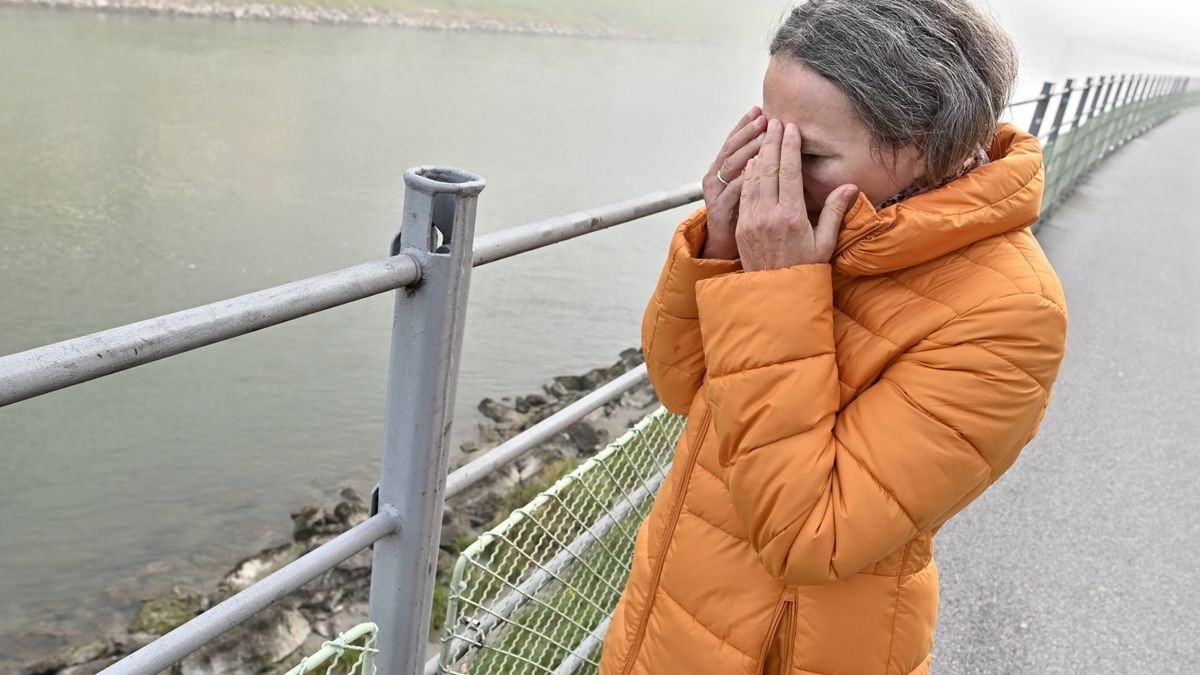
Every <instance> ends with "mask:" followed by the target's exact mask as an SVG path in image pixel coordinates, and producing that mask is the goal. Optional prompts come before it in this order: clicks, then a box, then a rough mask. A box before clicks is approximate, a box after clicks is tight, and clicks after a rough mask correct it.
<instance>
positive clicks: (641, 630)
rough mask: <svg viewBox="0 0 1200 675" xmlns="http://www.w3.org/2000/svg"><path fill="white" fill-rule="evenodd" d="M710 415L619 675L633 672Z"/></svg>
mask: <svg viewBox="0 0 1200 675" xmlns="http://www.w3.org/2000/svg"><path fill="white" fill-rule="evenodd" d="M711 415H712V408H705V410H704V417H703V418H701V420H700V432H699V434H698V435H697V436H696V443H695V446H694V447H690V448H688V451H689V452H688V458H687V466H686V467H685V468H684V472H683V481H682V482H681V484H680V486H679V495H678V496H677V497H676V499H675V503H674V504H673V505H672V507H671V519H670V520H669V521H667V531H666V534H665V535H664V537H663V543H662V551H661V552H660V553H659V556H658V562H657V563H655V565H654V573H653V574H652V575H651V577H650V586H649V589H648V594H647V596H646V606H645V607H644V608H643V609H642V616H641V618H640V619H638V632H637V635H635V636H634V638H633V645H632V646H631V647H630V648H629V655H628V656H627V657H626V659H625V667H624V668H622V669H621V675H629V672H630V671H631V670H633V663H634V661H636V660H637V656H638V650H640V649H641V647H642V638H643V637H645V636H646V621H647V620H649V618H650V610H651V609H653V608H654V597H655V595H656V593H657V591H658V582H659V579H660V578H661V577H662V571H663V566H664V565H665V564H666V562H667V547H668V546H669V545H670V543H671V538H672V537H674V536H675V525H676V524H677V523H678V522H679V514H680V512H682V511H683V499H684V497H686V496H687V489H688V485H689V484H690V483H691V482H692V469H693V468H695V465H696V459H697V458H698V457H699V456H700V446H701V445H702V444H703V443H704V437H705V436H706V435H707V434H708V421H709V417H710V416H711Z"/></svg>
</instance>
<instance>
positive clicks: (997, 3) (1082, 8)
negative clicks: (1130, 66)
mask: <svg viewBox="0 0 1200 675" xmlns="http://www.w3.org/2000/svg"><path fill="white" fill-rule="evenodd" d="M990 4H991V5H992V6H993V7H994V8H995V9H996V11H997V12H998V13H999V14H1000V16H1001V17H1003V18H1004V19H1005V20H1006V22H1012V23H1015V24H1019V27H1020V29H1021V31H1022V32H1025V33H1028V34H1036V35H1039V36H1040V37H1042V38H1043V39H1049V40H1053V39H1054V37H1055V36H1056V35H1061V36H1063V37H1070V38H1074V39H1076V40H1083V41H1094V42H1096V43H1100V44H1109V45H1113V47H1114V48H1116V49H1121V50H1136V51H1140V52H1145V53H1146V54H1147V55H1151V56H1156V57H1158V58H1163V59H1170V60H1172V61H1175V60H1178V61H1179V62H1180V63H1181V64H1189V65H1191V66H1192V67H1193V69H1194V68H1195V67H1198V66H1200V42H1198V39H1197V28H1200V2H1196V0H990Z"/></svg>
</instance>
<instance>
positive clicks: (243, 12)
mask: <svg viewBox="0 0 1200 675" xmlns="http://www.w3.org/2000/svg"><path fill="white" fill-rule="evenodd" d="M4 5H9V6H23V7H44V8H50V9H61V10H85V11H92V12H104V13H135V14H153V15H160V16H173V17H186V18H205V19H231V20H238V21H245V20H249V21H290V22H294V23H315V24H331V25H350V26H396V27H401V28H419V29H424V30H443V31H472V32H487V33H527V34H534V35H555V36H563V37H589V38H626V39H649V38H651V36H649V35H645V34H641V33H635V32H630V31H620V30H607V29H598V28H581V27H578V26H570V25H564V24H556V23H548V22H538V21H501V20H496V19H485V18H465V17H461V16H454V15H450V14H442V13H440V12H426V13H420V14H413V13H408V12H398V11H394V10H388V9H381V8H376V7H344V8H337V7H320V6H315V5H287V4H275V3H270V2H236V3H234V2H230V3H226V2H205V1H204V0H0V6H4Z"/></svg>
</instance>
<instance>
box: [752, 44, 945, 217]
mask: <svg viewBox="0 0 1200 675" xmlns="http://www.w3.org/2000/svg"><path fill="white" fill-rule="evenodd" d="M762 110H763V116H765V117H767V118H774V119H778V120H779V121H780V122H782V123H784V124H787V123H792V124H795V125H796V126H797V127H799V129H800V133H801V136H802V138H803V143H802V147H801V151H802V152H803V174H804V202H805V204H806V205H807V208H808V211H809V213H808V215H809V219H810V220H811V222H813V223H816V222H817V219H818V216H819V214H820V211H821V207H822V205H824V204H825V200H826V198H827V197H828V196H829V194H830V193H831V192H832V191H834V190H836V189H837V188H838V187H839V186H842V185H845V184H847V183H853V184H855V185H857V186H858V188H859V190H860V191H861V192H863V193H864V194H865V195H866V196H867V199H869V200H870V201H871V203H872V204H880V203H881V202H883V201H884V200H886V199H888V198H889V197H891V196H893V195H895V194H896V193H898V192H900V191H901V190H903V189H904V188H906V187H908V186H909V185H911V184H912V183H913V182H914V181H915V180H917V179H918V178H920V177H921V176H922V174H923V173H924V164H923V162H922V161H921V157H920V153H919V152H918V151H917V149H916V148H915V147H912V146H909V147H907V148H904V149H902V150H900V151H899V152H898V153H895V155H894V156H893V154H892V153H891V152H888V151H883V152H882V153H881V152H879V151H877V150H875V149H874V148H873V146H872V142H871V135H870V132H869V130H868V129H867V127H866V125H865V124H863V122H862V120H860V119H859V117H858V115H857V113H855V111H854V108H853V105H852V104H851V103H850V99H849V98H848V97H847V96H846V94H845V93H843V92H842V90H841V88H839V87H838V86H837V85H836V84H834V83H833V82H830V81H829V80H827V79H825V78H824V77H822V76H821V75H818V74H817V73H816V72H815V71H813V70H812V69H811V68H809V67H808V66H806V65H805V64H804V63H802V62H800V61H798V60H796V59H794V58H791V57H789V56H786V55H783V54H777V55H776V56H774V57H773V58H772V59H771V63H770V65H769V66H768V67H767V72H766V75H765V77H764V78H763V107H762Z"/></svg>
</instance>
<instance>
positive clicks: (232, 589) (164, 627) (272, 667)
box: [19, 349, 658, 675]
mask: <svg viewBox="0 0 1200 675" xmlns="http://www.w3.org/2000/svg"><path fill="white" fill-rule="evenodd" d="M641 363H642V354H641V351H640V350H638V349H628V350H625V351H623V352H621V358H620V360H619V361H617V362H616V363H614V364H613V365H611V366H609V367H606V368H595V369H593V370H590V371H588V372H587V373H584V374H582V375H564V376H559V377H555V378H554V379H553V380H552V381H550V382H548V383H546V384H545V385H543V386H542V391H541V392H537V393H532V394H528V395H526V396H518V397H516V398H515V400H510V399H508V398H504V399H501V400H500V401H496V400H492V399H490V398H485V399H483V400H482V401H480V402H479V411H480V412H481V413H483V415H484V416H486V417H487V418H488V419H489V420H490V421H489V422H485V423H481V424H479V427H478V433H477V435H476V436H477V437H476V438H475V439H474V440H469V441H466V442H464V443H463V444H462V446H461V448H460V450H461V452H462V458H461V459H460V460H459V462H457V463H465V462H467V461H470V459H472V457H473V456H474V455H477V454H481V453H483V452H485V451H486V450H489V449H491V448H493V447H495V446H496V445H498V444H500V443H502V442H504V441H506V440H508V439H509V438H512V437H513V436H515V435H517V434H518V433H520V432H521V431H524V430H525V429H528V428H529V427H531V426H532V425H534V424H536V423H537V422H539V421H541V420H543V419H545V418H546V417H549V416H550V415H552V414H554V413H555V412H557V411H559V410H561V409H562V408H563V407H564V406H566V405H568V404H570V403H572V402H573V401H576V400H578V399H579V398H580V397H582V396H583V395H585V394H587V393H588V392H590V391H592V390H593V389H595V388H596V387H598V386H600V385H601V384H604V383H605V382H608V381H609V380H612V379H613V378H615V377H617V376H619V375H621V374H622V373H624V372H625V371H627V370H629V369H630V368H633V367H636V366H638V365H640V364H641ZM657 403H658V398H657V396H655V394H654V390H653V389H652V388H651V387H650V385H649V384H648V383H643V384H641V385H639V386H637V387H635V388H633V389H631V390H629V391H627V392H626V393H625V394H623V395H622V396H621V397H620V398H618V399H616V400H614V401H612V402H610V403H608V404H606V405H604V406H603V407H601V408H598V409H597V410H595V411H593V412H592V413H591V414H589V415H588V416H587V417H585V418H584V419H583V420H581V421H579V422H576V423H575V424H574V425H572V426H571V427H569V428H568V429H567V430H566V431H564V432H562V433H560V434H558V435H557V436H556V437H554V438H552V439H550V440H548V441H546V442H545V443H543V444H541V445H540V446H538V447H537V448H536V449H534V450H533V451H532V452H530V453H528V454H526V455H525V456H524V457H523V458H521V459H519V460H517V461H515V462H513V463H511V464H509V465H508V466H506V467H504V468H503V469H501V470H499V471H497V472H495V473H493V474H492V475H491V476H490V477H489V478H488V479H487V480H485V481H484V482H482V483H479V484H477V485H475V486H473V487H472V488H470V489H469V490H467V491H465V492H464V493H462V494H460V495H458V496H456V497H455V498H454V499H453V500H451V501H450V502H449V503H448V504H447V506H446V510H445V513H444V515H443V519H442V534H441V548H440V551H439V560H438V582H439V586H438V590H437V592H436V593H435V598H434V620H433V621H432V622H431V627H430V637H431V638H433V639H436V637H437V636H438V635H439V633H440V625H441V616H442V612H444V609H445V603H446V594H445V587H444V585H443V584H445V582H446V581H447V580H448V579H449V574H450V569H451V566H452V565H453V563H454V560H455V558H456V556H457V554H458V553H459V551H461V550H462V549H463V548H464V547H465V546H466V545H468V544H469V543H470V542H471V541H473V540H474V539H475V538H476V537H477V536H478V535H479V534H480V533H481V532H483V531H484V530H486V529H488V528H490V527H492V526H493V525H495V524H497V523H499V522H500V521H501V520H503V519H504V518H505V517H507V515H508V514H509V513H510V512H511V511H512V510H513V509H514V508H517V507H519V506H522V505H524V504H525V503H526V502H528V501H529V499H530V498H532V496H533V495H535V494H537V493H538V492H541V491H542V490H543V489H545V488H546V487H548V486H549V485H550V484H552V483H553V482H554V481H556V480H557V479H558V478H560V477H561V476H562V475H563V474H565V473H567V472H568V471H570V470H571V469H572V468H574V467H575V466H577V465H578V463H579V462H580V461H582V460H583V459H585V458H587V457H589V456H591V455H593V454H595V453H596V452H597V451H599V450H600V449H601V448H603V447H604V445H605V444H606V443H607V442H608V441H609V440H612V439H614V438H616V437H617V436H619V435H621V434H622V433H624V432H625V430H626V429H628V428H629V427H631V426H633V424H635V423H636V422H637V421H638V420H639V419H641V418H642V417H644V416H645V415H646V414H648V413H649V412H650V411H652V410H653V409H654V407H655V405H656V404H657ZM366 517H367V503H366V500H365V499H364V498H363V497H362V496H361V495H359V494H358V493H356V492H355V491H354V490H351V489H345V490H343V491H342V492H341V495H340V498H339V499H338V500H337V501H336V502H335V503H334V504H326V505H319V506H311V507H307V508H304V509H300V510H298V511H296V512H294V513H292V514H291V520H292V531H291V536H290V537H289V540H288V541H287V542H286V543H283V544H280V545H278V546H273V547H270V548H266V549H264V550H261V551H258V552H257V553H254V554H253V555H250V556H248V557H247V558H245V559H244V560H242V561H241V562H239V563H238V564H236V565H234V566H233V568H232V569H230V570H229V571H228V572H227V573H226V574H225V575H224V576H223V577H222V578H221V580H220V582H219V583H217V585H216V586H215V587H214V588H211V589H208V590H197V589H188V588H176V589H174V591H173V592H172V593H170V594H168V595H164V596H158V597H148V598H143V599H142V603H141V607H140V609H139V610H138V612H137V614H136V615H135V616H134V617H133V619H132V620H131V621H130V623H129V626H128V627H127V628H126V629H125V630H123V631H120V632H118V633H117V634H114V635H108V636H104V637H101V638H98V639H96V640H94V641H92V642H89V643H87V644H80V645H77V646H73V647H70V648H67V649H64V650H61V651H59V652H57V653H55V654H53V655H50V656H47V657H44V658H41V659H38V660H37V661H34V662H31V663H27V664H26V665H25V666H23V668H22V669H21V670H20V671H19V672H21V673H23V674H25V675H93V674H94V673H97V672H99V671H100V670H102V669H103V668H105V667H107V666H108V665H110V664H112V663H113V662H115V661H116V660H118V659H119V658H120V657H122V656H124V655H126V654H129V653H131V652H133V651H134V650H136V649H138V648H140V647H142V646H143V645H145V644H147V643H149V642H150V641H151V640H153V639H154V638H155V637H157V636H159V635H162V634H163V633H166V632H167V631H169V630H171V629H172V628H174V627H176V626H178V625H180V624H182V623H183V622H185V621H187V620H188V619H190V618H192V617H194V616H196V615H197V614H199V613H201V612H203V611H204V610H206V609H208V608H209V607H211V606H213V605H214V604H216V603H218V602H220V601H222V600H224V599H225V598H227V597H229V596H230V595H232V594H233V593H236V592H237V591H240V590H241V589H243V588H246V587H247V586H249V585H250V584H252V583H254V582H255V581H257V580H259V579H262V578H263V577H265V576H267V575H268V574H270V573H271V572H274V571H275V570H277V569H279V568H280V567H282V566H283V565H286V564H287V563H288V562H291V561H292V560H295V559H296V558H297V557H299V556H301V555H303V554H305V553H307V552H308V551H311V550H312V549H314V548H316V547H317V546H320V545H321V544H323V543H325V542H327V541H329V540H330V539H332V538H333V537H335V536H337V535H338V534H340V533H341V532H344V531H345V530H346V529H348V528H350V527H353V526H354V525H357V524H358V523H361V522H362V521H363V520H364V519H365V518H366ZM370 576H371V552H370V550H366V551H362V552H360V553H358V554H357V555H355V556H353V557H351V558H350V559H349V560H346V561H345V562H343V563H342V564H340V565H338V566H337V567H335V568H334V569H332V570H330V571H329V572H327V573H325V574H323V575H321V576H320V577H318V578H317V579H315V580H313V581H312V582H310V583H309V584H307V585H306V586H304V587H303V588H302V589H300V590H299V591H297V592H296V593H293V594H292V595H290V596H288V597H287V598H285V599H284V600H282V601H280V602H278V603H276V604H275V605H273V606H272V607H270V608H268V609H267V610H265V611H263V612H261V613H259V614H258V615H257V616H255V617H254V618H253V619H251V620H250V621H248V622H246V623H245V624H242V625H241V626H240V627H238V628H236V629H234V630H233V631H230V632H229V633H227V634H226V635H225V636H223V637H222V638H220V639H219V640H217V641H216V642H214V643H213V644H211V645H209V646H208V647H206V648H205V649H203V650H201V651H199V652H196V653H195V654H193V655H191V656H189V657H188V658H187V659H185V660H184V661H183V662H182V663H181V664H180V665H179V666H176V667H175V668H174V670H173V672H175V673H179V674H180V675H210V674H216V673H235V672H236V673H264V674H265V673H271V674H278V673H283V672H285V671H287V670H288V669H289V668H291V667H292V666H294V665H295V664H296V663H298V662H299V661H300V659H301V658H302V657H303V656H304V655H307V654H311V653H312V652H314V651H316V650H317V649H319V648H320V646H321V644H322V643H323V642H324V641H326V640H328V639H330V638H332V637H334V636H336V635H337V634H338V633H340V632H342V631H344V630H346V629H348V628H350V627H351V626H353V625H355V624H358V623H360V622H362V621H364V620H365V619H366V615H367V592H368V590H369V587H370Z"/></svg>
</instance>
